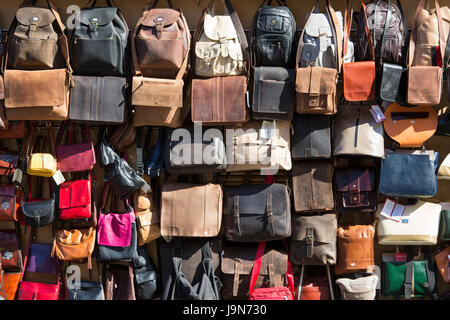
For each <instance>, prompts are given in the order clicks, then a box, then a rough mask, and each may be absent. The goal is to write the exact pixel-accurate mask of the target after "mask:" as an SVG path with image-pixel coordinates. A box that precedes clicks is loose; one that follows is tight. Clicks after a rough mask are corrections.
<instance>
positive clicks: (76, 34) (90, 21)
mask: <svg viewBox="0 0 450 320" xmlns="http://www.w3.org/2000/svg"><path fill="white" fill-rule="evenodd" d="M90 4H92V5H91V6H90V7H87V6H89V5H90ZM96 4H97V1H96V0H90V1H88V3H87V4H86V7H85V8H83V9H81V10H80V12H79V14H78V15H77V16H76V17H75V23H76V25H77V26H79V27H77V28H74V29H72V30H71V31H70V33H69V39H70V41H69V42H70V60H72V63H73V68H74V73H75V74H77V75H83V76H116V77H122V76H126V72H127V70H128V66H127V58H128V56H127V54H126V48H127V42H128V33H129V29H128V25H127V23H126V21H125V18H124V17H123V15H122V12H121V11H120V9H119V8H118V6H117V5H116V3H115V2H114V0H112V1H111V0H107V1H106V4H107V7H95V6H96Z"/></svg>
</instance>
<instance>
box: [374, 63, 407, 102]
mask: <svg viewBox="0 0 450 320" xmlns="http://www.w3.org/2000/svg"><path fill="white" fill-rule="evenodd" d="M407 77H408V72H407V69H406V68H405V67H403V66H402V65H397V64H392V63H387V62H383V64H382V66H381V76H380V80H379V87H378V96H379V97H380V99H381V100H383V101H389V102H403V101H406V89H407V80H408V79H407Z"/></svg>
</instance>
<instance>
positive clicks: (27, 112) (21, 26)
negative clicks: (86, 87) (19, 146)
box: [2, 0, 73, 120]
mask: <svg viewBox="0 0 450 320" xmlns="http://www.w3.org/2000/svg"><path fill="white" fill-rule="evenodd" d="M35 3H36V1H34V2H33V5H34V4H35ZM47 7H48V9H47V8H39V7H34V6H31V7H29V6H25V7H22V8H20V9H19V10H18V11H17V14H16V17H15V18H14V20H13V22H12V25H11V27H10V29H9V36H8V42H7V44H6V52H8V53H11V52H12V55H10V54H7V55H6V56H5V57H6V58H5V59H4V61H3V66H2V70H3V74H4V83H5V110H6V116H7V118H8V120H64V119H67V116H68V111H69V91H70V87H71V86H72V85H73V83H72V68H71V65H70V59H69V48H68V41H67V37H66V36H65V33H64V32H65V26H64V25H63V23H62V21H61V18H60V16H59V14H58V12H57V9H56V8H55V6H54V5H53V3H52V2H51V1H50V0H48V1H47ZM33 19H34V20H33ZM36 19H37V21H36ZM53 21H56V23H53ZM53 25H54V26H53ZM56 30H57V31H56ZM30 31H34V32H32V34H31V33H30ZM40 31H42V33H41V32H40ZM14 34H15V35H16V36H14ZM35 37H38V38H39V37H42V39H34V38H35ZM19 38H22V39H20V40H19ZM14 50H17V52H14ZM57 52H61V54H62V56H63V57H64V63H63V64H62V66H58V63H56V62H55V59H56V58H55V57H56V55H57ZM22 58H23V59H22ZM9 59H13V61H12V62H13V64H15V67H16V68H18V69H25V70H14V68H13V67H10V63H9ZM14 60H15V61H14ZM25 61H26V62H25ZM24 64H25V65H28V67H25V68H24ZM56 67H59V68H56ZM61 67H62V68H61ZM26 69H34V70H26ZM38 69H40V70H38ZM43 69H45V70H43Z"/></svg>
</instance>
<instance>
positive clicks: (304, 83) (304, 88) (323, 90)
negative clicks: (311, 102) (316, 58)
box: [295, 67, 337, 96]
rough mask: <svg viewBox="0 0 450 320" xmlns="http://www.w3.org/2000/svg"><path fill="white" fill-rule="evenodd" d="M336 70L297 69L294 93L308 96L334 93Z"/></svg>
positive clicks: (318, 68)
mask: <svg viewBox="0 0 450 320" xmlns="http://www.w3.org/2000/svg"><path fill="white" fill-rule="evenodd" d="M336 76H337V71H336V69H331V68H320V67H312V68H298V69H297V78H296V82H295V91H297V92H298V93H304V94H309V95H315V96H317V95H320V94H327V95H328V94H333V93H334V92H335V91H336V80H337V77H336Z"/></svg>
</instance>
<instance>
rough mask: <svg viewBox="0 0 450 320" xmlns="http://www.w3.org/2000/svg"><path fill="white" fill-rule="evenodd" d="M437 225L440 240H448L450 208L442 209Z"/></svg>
mask: <svg viewBox="0 0 450 320" xmlns="http://www.w3.org/2000/svg"><path fill="white" fill-rule="evenodd" d="M439 226H440V229H439V237H440V238H441V240H446V241H448V240H450V210H442V212H441V222H440V223H439Z"/></svg>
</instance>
